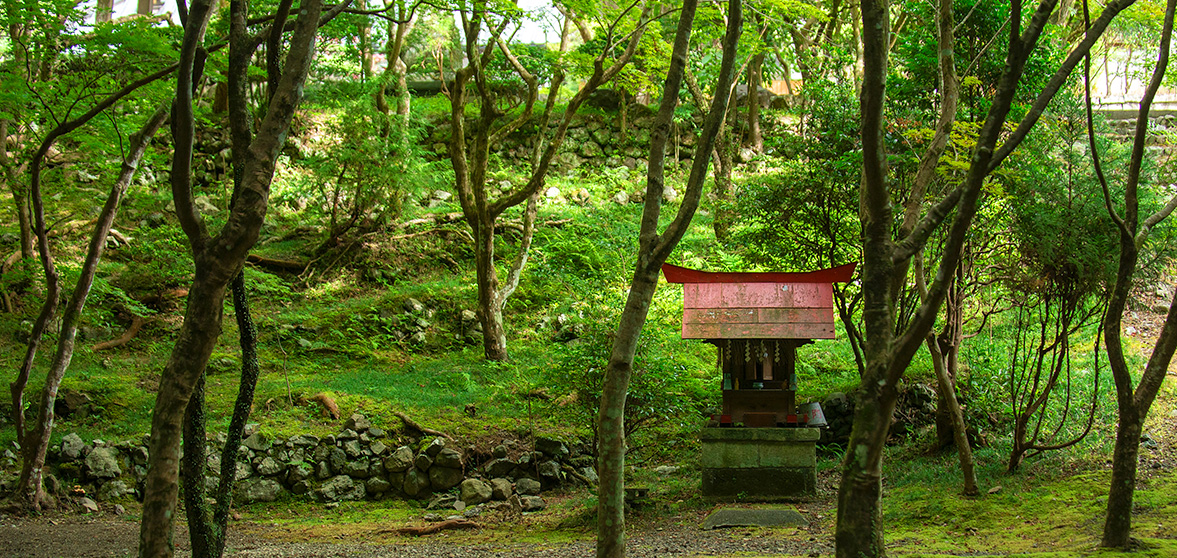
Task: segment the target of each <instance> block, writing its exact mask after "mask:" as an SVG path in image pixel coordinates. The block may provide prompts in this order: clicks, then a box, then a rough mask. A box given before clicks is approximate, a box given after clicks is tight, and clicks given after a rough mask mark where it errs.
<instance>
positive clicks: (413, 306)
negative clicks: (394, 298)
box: [405, 298, 425, 314]
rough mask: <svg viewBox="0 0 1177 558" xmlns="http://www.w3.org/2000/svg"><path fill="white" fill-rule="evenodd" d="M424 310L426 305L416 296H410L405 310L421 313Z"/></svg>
mask: <svg viewBox="0 0 1177 558" xmlns="http://www.w3.org/2000/svg"><path fill="white" fill-rule="evenodd" d="M424 311H425V305H424V304H421V301H420V300H417V299H415V298H410V299H408V300H406V301H405V312H411V313H414V314H419V313H421V312H424Z"/></svg>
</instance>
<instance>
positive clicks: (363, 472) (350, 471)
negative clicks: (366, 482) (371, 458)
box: [343, 459, 372, 479]
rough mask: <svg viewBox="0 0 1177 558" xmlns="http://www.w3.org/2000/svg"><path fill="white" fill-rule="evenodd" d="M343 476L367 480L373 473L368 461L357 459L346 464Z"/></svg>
mask: <svg viewBox="0 0 1177 558" xmlns="http://www.w3.org/2000/svg"><path fill="white" fill-rule="evenodd" d="M343 474H345V475H347V476H349V477H355V478H357V479H366V478H368V477H370V476H372V471H371V467H370V466H369V465H368V460H367V459H356V460H355V461H348V462H347V463H345V464H344V466H343Z"/></svg>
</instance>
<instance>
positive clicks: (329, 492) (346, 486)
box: [316, 475, 364, 502]
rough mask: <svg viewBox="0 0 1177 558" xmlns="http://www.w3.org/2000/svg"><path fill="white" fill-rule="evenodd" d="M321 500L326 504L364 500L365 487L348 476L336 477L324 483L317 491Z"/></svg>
mask: <svg viewBox="0 0 1177 558" xmlns="http://www.w3.org/2000/svg"><path fill="white" fill-rule="evenodd" d="M316 493H317V494H318V496H319V498H320V499H322V500H323V501H326V502H342V501H345V500H363V499H364V485H363V484H362V483H357V482H356V481H355V480H354V479H352V478H351V477H349V476H347V475H336V476H334V477H331V480H328V481H327V482H325V483H323V486H321V487H319V490H317V491H316Z"/></svg>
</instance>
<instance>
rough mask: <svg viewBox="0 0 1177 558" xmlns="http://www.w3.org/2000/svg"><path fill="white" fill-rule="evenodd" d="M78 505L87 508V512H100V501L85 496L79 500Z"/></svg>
mask: <svg viewBox="0 0 1177 558" xmlns="http://www.w3.org/2000/svg"><path fill="white" fill-rule="evenodd" d="M78 505H80V506H82V509H83V510H86V512H85V513H97V512H98V502H95V501H94V500H91V499H89V498H87V497H85V496H82V497H81V498H80V499H79V500H78Z"/></svg>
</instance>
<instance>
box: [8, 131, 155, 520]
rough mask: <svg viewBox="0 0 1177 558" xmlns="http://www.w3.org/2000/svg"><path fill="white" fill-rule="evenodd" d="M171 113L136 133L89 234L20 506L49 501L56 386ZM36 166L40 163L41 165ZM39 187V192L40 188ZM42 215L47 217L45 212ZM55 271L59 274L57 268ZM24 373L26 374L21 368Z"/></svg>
mask: <svg viewBox="0 0 1177 558" xmlns="http://www.w3.org/2000/svg"><path fill="white" fill-rule="evenodd" d="M166 118H167V111H166V110H164V109H162V108H161V109H160V110H158V111H156V112H155V114H153V115H152V116H151V117H150V118H149V119H148V120H147V122H146V123H145V124H144V125H143V127H142V128H141V129H140V130H139V131H138V132H136V133H135V134H133V135H132V136H131V138H130V140H131V141H130V147H131V151H130V153H128V155H127V157H126V160H125V161H124V162H123V165H122V170H121V171H120V173H119V177H118V179H116V180H115V183H114V185H112V186H111V188H110V193H109V194H107V197H106V203H105V204H104V205H103V207H102V211H101V212H100V213H99V215H98V222H97V224H95V225H94V232H93V234H91V235H90V245H89V248H88V250H87V252H86V259H85V260H84V262H83V263H82V271H81V275H80V276H79V277H78V281H77V284H76V285H75V286H74V292H73V295H72V296H71V297H70V302H69V305H67V306H66V309H65V313H64V314H63V315H62V318H61V330H60V333H59V334H58V338H57V352H56V353H55V354H54V355H53V361H52V363H51V364H50V365H49V371H48V372H47V373H46V375H45V385H44V386H43V388H42V389H41V408H40V410H39V411H38V414H37V423H36V425H34V427H33V428H30V429H28V430H27V431H25V432H24V433H23V434H24V436H23V438H22V440H21V447H20V453H21V460H22V466H21V474H20V478H19V480H18V481H17V487H16V490H15V492H16V494H18V498H17V500H18V501H19V502H20V504H21V506H22V507H25V508H27V509H30V510H40V509H41V507H42V505H43V504H44V499H45V493H44V490H43V488H42V484H41V479H42V475H43V470H44V467H45V455H46V453H47V452H48V450H49V439H50V435H51V434H52V433H53V421H54V418H55V417H54V414H53V406H54V403H55V402H56V400H57V390H58V388H59V387H61V381H62V379H63V378H65V372H66V370H68V369H69V365H70V362H71V361H72V360H73V356H74V343H75V341H76V338H77V332H78V320H79V319H80V318H81V316H82V310H83V309H84V308H85V306H86V300H87V299H88V298H89V295H90V287H91V286H93V284H94V276H95V274H96V273H97V271H98V262H99V260H101V259H102V252H103V249H104V248H105V247H106V237H107V235H108V234H109V233H110V229H111V227H112V226H113V225H114V218H115V216H116V215H117V214H118V207H119V203H120V202H121V201H122V197H123V194H124V193H125V192H126V191H127V187H128V186H129V185H130V184H131V179H132V178H133V177H134V176H135V170H136V169H138V168H139V161H140V160H141V159H142V158H143V154H144V152H146V151H147V145H148V143H150V141H151V137H152V136H153V135H154V134H155V132H156V131H157V130H159V127H160V126H162V125H163V123H164V120H165V119H166ZM36 168H38V169H39V168H40V165H39V164H38V165H36ZM37 191H38V194H39V193H40V188H38V189H37ZM41 217H42V220H43V215H42V216H41ZM38 232H39V234H40V233H42V232H44V227H43V225H39V226H38ZM44 246H46V247H47V246H48V239H47V238H46V239H45V240H44ZM45 265H47V266H50V267H52V266H53V265H54V264H53V260H52V258H48V257H47V258H46V259H45ZM54 274H55V275H56V272H54ZM54 306H56V305H54ZM22 377H26V376H25V375H24V374H22ZM16 385H17V384H14V386H13V387H14V388H15V387H16ZM20 387H21V390H22V391H23V384H20ZM18 399H19V398H18ZM18 412H19V411H18ZM18 432H19V431H18Z"/></svg>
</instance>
